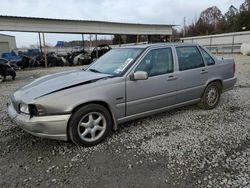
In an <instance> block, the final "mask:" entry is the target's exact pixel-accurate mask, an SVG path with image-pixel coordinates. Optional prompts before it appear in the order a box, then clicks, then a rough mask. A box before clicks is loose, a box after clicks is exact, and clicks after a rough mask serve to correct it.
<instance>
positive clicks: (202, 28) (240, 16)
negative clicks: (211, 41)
mask: <svg viewBox="0 0 250 188" xmlns="http://www.w3.org/2000/svg"><path fill="white" fill-rule="evenodd" d="M247 30H250V0H245V2H244V3H243V4H241V5H240V7H239V8H236V7H235V6H233V5H231V6H230V7H229V9H228V11H227V12H226V13H225V14H224V15H223V14H222V12H221V10H220V9H219V8H218V7H217V6H212V7H209V8H207V9H206V10H204V11H202V12H201V14H200V17H199V18H198V20H196V21H194V22H193V23H191V24H190V25H188V26H185V25H184V27H183V28H182V29H181V30H179V31H178V30H176V29H174V30H173V37H174V38H180V37H190V36H200V35H210V34H219V33H228V32H237V31H247Z"/></svg>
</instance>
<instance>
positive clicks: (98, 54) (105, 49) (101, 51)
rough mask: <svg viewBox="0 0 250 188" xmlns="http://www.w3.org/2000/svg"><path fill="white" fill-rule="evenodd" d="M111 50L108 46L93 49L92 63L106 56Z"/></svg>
mask: <svg viewBox="0 0 250 188" xmlns="http://www.w3.org/2000/svg"><path fill="white" fill-rule="evenodd" d="M111 49H112V48H111V47H110V46H109V45H107V44H102V45H98V46H97V47H95V48H94V49H93V51H92V52H91V54H90V55H91V59H92V61H94V60H95V59H97V58H99V57H101V56H102V55H104V54H105V53H107V52H108V51H109V50H111Z"/></svg>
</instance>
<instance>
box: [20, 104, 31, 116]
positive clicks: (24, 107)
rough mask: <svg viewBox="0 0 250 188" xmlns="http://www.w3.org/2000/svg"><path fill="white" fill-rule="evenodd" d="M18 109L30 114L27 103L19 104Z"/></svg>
mask: <svg viewBox="0 0 250 188" xmlns="http://www.w3.org/2000/svg"><path fill="white" fill-rule="evenodd" d="M19 110H20V112H22V113H25V114H30V111H29V105H27V104H20V105H19Z"/></svg>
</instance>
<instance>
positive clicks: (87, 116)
mask: <svg viewBox="0 0 250 188" xmlns="http://www.w3.org/2000/svg"><path fill="white" fill-rule="evenodd" d="M111 127H112V119H111V116H110V113H109V111H108V110H107V109H106V108H105V107H103V106H101V105H98V104H89V105H86V106H82V107H80V108H79V109H77V110H76V111H75V112H74V114H73V115H72V116H71V119H70V122H69V128H68V131H69V138H70V139H71V140H72V141H73V142H74V143H75V144H76V145H80V146H86V147H89V146H94V145H96V144H99V143H100V142H102V141H103V140H104V139H105V138H106V137H107V136H108V135H109V133H110V131H111Z"/></svg>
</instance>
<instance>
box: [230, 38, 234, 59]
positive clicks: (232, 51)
mask: <svg viewBox="0 0 250 188" xmlns="http://www.w3.org/2000/svg"><path fill="white" fill-rule="evenodd" d="M231 53H232V54H233V53H234V35H233V39H232V49H231Z"/></svg>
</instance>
